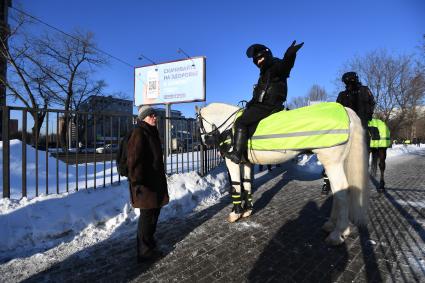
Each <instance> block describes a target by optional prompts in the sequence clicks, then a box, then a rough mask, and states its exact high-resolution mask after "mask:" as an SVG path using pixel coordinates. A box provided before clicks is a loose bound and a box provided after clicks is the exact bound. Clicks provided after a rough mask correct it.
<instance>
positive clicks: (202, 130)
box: [196, 109, 241, 142]
mask: <svg viewBox="0 0 425 283" xmlns="http://www.w3.org/2000/svg"><path fill="white" fill-rule="evenodd" d="M239 111H241V109H238V110H236V111H235V112H233V113H232V114H231V115H230V116H229V117H228V118H227V119H226V120H225V121H224V122H223V123H221V125H219V126H218V127H217V126H216V125H215V124H214V123H210V122H208V121H207V120H206V119H205V118H204V117H202V115H201V111H199V112H198V113H196V119H197V120H198V124H199V131H200V133H201V136H204V137H212V138H215V139H216V142H220V141H219V140H220V139H219V137H220V131H219V129H220V128H221V127H223V126H224V125H225V124H226V123H227V121H229V120H230V119H231V118H232V117H233V116H235V115H236V114H237V113H238V112H239ZM203 122H206V123H207V124H209V125H211V127H212V131H210V132H206V131H205V127H204V123H203ZM232 125H233V124H229V125H228V126H227V127H226V128H225V129H224V130H223V132H224V131H226V130H229V128H230V127H231V126H232Z"/></svg>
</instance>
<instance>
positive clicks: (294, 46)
mask: <svg viewBox="0 0 425 283" xmlns="http://www.w3.org/2000/svg"><path fill="white" fill-rule="evenodd" d="M303 45H304V42H301V43H300V44H296V40H294V41H293V42H292V44H291V46H289V47H288V49H286V52H285V55H293V54H294V55H295V54H296V53H297V52H298V50H300V48H301V47H303Z"/></svg>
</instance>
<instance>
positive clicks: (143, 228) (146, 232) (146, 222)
mask: <svg viewBox="0 0 425 283" xmlns="http://www.w3.org/2000/svg"><path fill="white" fill-rule="evenodd" d="M160 211H161V208H152V209H140V217H139V223H138V225H137V254H138V256H142V257H143V256H148V255H149V254H150V253H151V252H152V250H153V249H154V248H155V247H156V242H155V239H154V234H155V231H156V224H157V223H158V218H159V213H160Z"/></svg>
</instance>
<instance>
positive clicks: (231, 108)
mask: <svg viewBox="0 0 425 283" xmlns="http://www.w3.org/2000/svg"><path fill="white" fill-rule="evenodd" d="M238 109H239V107H237V106H235V105H232V104H227V103H220V102H213V103H210V104H208V105H207V106H206V107H204V108H203V110H204V111H205V114H207V113H208V114H217V113H220V114H221V115H223V114H225V113H228V114H232V113H233V112H235V111H236V110H238Z"/></svg>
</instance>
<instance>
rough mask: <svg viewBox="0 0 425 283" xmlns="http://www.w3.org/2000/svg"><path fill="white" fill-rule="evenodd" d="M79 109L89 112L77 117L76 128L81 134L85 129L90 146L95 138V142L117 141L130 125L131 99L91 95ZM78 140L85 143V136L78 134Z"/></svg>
mask: <svg viewBox="0 0 425 283" xmlns="http://www.w3.org/2000/svg"><path fill="white" fill-rule="evenodd" d="M79 111H82V112H88V113H89V114H88V115H84V114H83V115H82V116H81V117H79V119H78V120H79V123H78V124H79V125H78V128H79V129H80V130H79V133H81V135H83V133H84V134H85V132H86V130H87V143H88V144H89V145H91V146H93V145H94V144H95V140H96V144H102V143H117V142H118V140H119V139H120V137H121V136H123V135H124V134H125V133H126V131H127V129H130V128H131V127H132V126H131V125H132V122H133V121H132V119H133V117H132V116H133V101H132V100H127V99H120V98H115V97H112V96H98V95H93V96H90V97H89V98H88V99H87V100H86V101H85V102H84V103H82V104H81V105H80V109H79ZM86 117H87V121H85V118H86ZM86 123H87V127H86V126H85V125H86ZM79 140H80V141H82V142H83V144H85V136H80V137H79Z"/></svg>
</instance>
